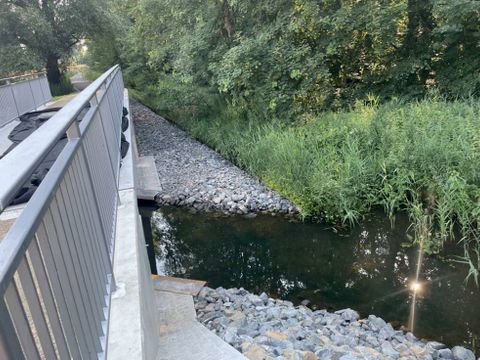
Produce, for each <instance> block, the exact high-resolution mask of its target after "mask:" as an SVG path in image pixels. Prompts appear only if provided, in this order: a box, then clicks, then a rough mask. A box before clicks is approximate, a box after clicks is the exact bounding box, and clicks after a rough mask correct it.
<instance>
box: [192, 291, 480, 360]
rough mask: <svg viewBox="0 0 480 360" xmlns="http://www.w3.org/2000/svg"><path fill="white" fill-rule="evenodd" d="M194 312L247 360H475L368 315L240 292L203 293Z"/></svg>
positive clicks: (465, 351)
mask: <svg viewBox="0 0 480 360" xmlns="http://www.w3.org/2000/svg"><path fill="white" fill-rule="evenodd" d="M195 308H196V310H197V317H198V320H199V321H200V322H201V323H203V324H204V325H205V326H206V327H208V328H209V329H210V330H212V331H214V332H215V333H216V334H217V335H218V336H220V337H221V338H222V339H224V340H225V341H226V342H228V343H229V344H231V345H232V346H234V347H235V348H236V349H238V350H239V351H240V352H242V353H243V354H244V355H245V356H246V357H247V358H249V359H251V360H272V359H277V360H323V359H338V360H356V359H368V360H370V359H371V360H374V359H400V360H410V359H411V360H413V359H423V360H436V359H454V360H475V356H474V354H473V352H472V351H470V350H468V349H466V348H463V347H460V346H456V347H454V348H452V349H449V348H447V347H446V346H445V345H444V344H441V343H439V342H436V341H425V340H420V339H417V338H416V337H415V336H414V335H413V334H412V333H410V332H404V331H400V330H395V329H393V327H392V326H391V325H390V324H388V323H386V322H385V321H384V320H383V319H381V318H379V317H376V316H374V315H370V316H369V317H368V318H366V319H360V316H359V314H358V313H357V312H356V311H354V310H352V309H344V310H340V311H336V312H335V313H331V312H328V311H326V310H316V311H312V310H311V309H309V308H307V307H305V306H302V305H301V306H298V307H295V306H294V305H293V304H292V303H291V302H289V301H282V300H275V299H271V298H269V297H268V296H267V294H265V293H262V294H261V295H260V296H257V295H254V294H251V293H249V292H247V291H246V290H244V289H242V288H240V289H223V288H217V289H215V290H214V289H210V288H204V289H202V291H201V292H200V293H199V295H198V296H197V297H196V298H195ZM479 360H480V359H479Z"/></svg>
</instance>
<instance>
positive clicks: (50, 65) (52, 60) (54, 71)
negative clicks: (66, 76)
mask: <svg viewBox="0 0 480 360" xmlns="http://www.w3.org/2000/svg"><path fill="white" fill-rule="evenodd" d="M58 59H59V58H58V56H57V55H49V56H48V58H47V65H46V68H47V79H48V82H49V83H50V84H55V85H56V84H59V83H60V78H61V76H62V74H61V73H60V69H59V67H58Z"/></svg>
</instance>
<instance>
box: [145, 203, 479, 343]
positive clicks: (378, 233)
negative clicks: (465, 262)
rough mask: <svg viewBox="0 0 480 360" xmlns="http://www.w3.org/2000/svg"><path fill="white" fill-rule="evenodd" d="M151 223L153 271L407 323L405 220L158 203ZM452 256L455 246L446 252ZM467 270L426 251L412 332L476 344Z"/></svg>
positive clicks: (409, 256)
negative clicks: (304, 217)
mask: <svg viewBox="0 0 480 360" xmlns="http://www.w3.org/2000/svg"><path fill="white" fill-rule="evenodd" d="M152 220H153V222H154V224H156V226H153V228H156V227H158V226H159V227H160V229H158V230H154V237H155V238H156V240H157V241H156V244H157V252H158V255H157V260H158V262H159V270H161V271H163V272H164V273H166V274H168V275H175V276H182V277H188V278H195V279H202V280H207V281H208V283H209V284H210V286H212V287H217V286H223V287H226V288H228V287H240V286H242V287H244V288H246V289H248V290H250V291H253V292H257V293H260V292H262V291H265V292H267V293H268V294H270V295H271V296H273V297H279V298H284V299H289V300H291V301H293V302H295V303H299V302H301V301H302V300H304V299H307V300H309V301H310V306H311V307H312V308H317V309H320V308H326V309H329V310H338V309H341V308H345V307H352V308H354V309H356V310H358V311H359V312H360V313H361V314H362V315H364V316H366V315H368V314H375V315H378V316H381V317H383V318H384V319H385V320H387V321H390V322H391V323H392V324H393V325H394V326H396V327H397V328H400V327H402V326H403V327H404V328H407V327H408V318H409V313H410V306H411V302H412V295H413V291H412V289H411V286H412V281H414V280H415V277H416V276H415V275H416V274H415V273H416V264H417V257H418V251H417V249H415V248H406V247H403V246H402V243H404V242H406V229H407V228H408V223H407V220H406V218H402V217H400V218H397V219H396V222H395V228H393V229H392V227H391V225H390V221H389V220H388V219H386V218H385V217H384V216H383V215H382V214H377V215H374V216H372V217H371V218H370V219H369V220H368V221H365V222H364V223H363V224H361V225H359V226H357V227H356V228H354V229H352V230H351V231H350V232H349V233H347V234H338V233H335V232H333V231H332V230H330V229H328V228H326V227H325V226H324V225H320V224H302V223H292V222H289V221H287V220H285V219H282V218H275V217H271V216H258V217H257V218H255V219H244V218H241V217H228V218H224V217H215V216H214V215H211V214H194V215H193V214H190V213H189V212H188V211H187V210H183V209H162V210H161V212H156V213H154V216H153V219H152ZM449 252H450V253H451V252H452V249H449ZM465 275H466V269H465V268H464V267H463V266H462V265H460V264H457V263H453V262H450V261H447V260H442V257H441V256H437V257H429V256H426V257H424V259H423V261H422V268H421V271H420V273H419V279H418V282H419V284H421V291H420V289H417V290H418V291H416V307H415V308H416V314H415V317H416V319H415V321H416V324H415V333H416V335H417V336H420V337H425V338H428V339H435V340H438V341H443V342H445V343H447V344H448V345H460V344H464V345H466V346H469V347H470V348H471V347H472V346H475V344H477V351H478V350H479V349H478V342H479V341H478V338H479V335H480V311H479V307H478V304H479V295H480V292H479V291H478V289H477V288H476V287H475V286H474V285H473V284H469V285H465V283H464V282H463V279H464V278H465Z"/></svg>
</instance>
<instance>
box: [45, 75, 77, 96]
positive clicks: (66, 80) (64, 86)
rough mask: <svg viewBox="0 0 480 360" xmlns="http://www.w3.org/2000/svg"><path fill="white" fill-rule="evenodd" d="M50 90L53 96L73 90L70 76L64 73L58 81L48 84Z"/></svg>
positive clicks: (66, 93)
mask: <svg viewBox="0 0 480 360" xmlns="http://www.w3.org/2000/svg"><path fill="white" fill-rule="evenodd" d="M50 91H51V93H52V96H53V97H57V96H62V95H68V94H71V93H72V92H74V88H73V85H72V83H71V81H70V77H69V76H68V75H67V74H64V75H63V76H62V77H61V78H60V83H58V84H50Z"/></svg>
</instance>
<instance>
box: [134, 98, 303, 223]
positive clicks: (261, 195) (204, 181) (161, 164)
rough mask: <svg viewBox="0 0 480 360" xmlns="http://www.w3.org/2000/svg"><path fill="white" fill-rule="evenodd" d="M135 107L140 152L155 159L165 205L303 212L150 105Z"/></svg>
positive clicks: (244, 211)
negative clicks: (162, 115) (189, 134)
mask: <svg viewBox="0 0 480 360" xmlns="http://www.w3.org/2000/svg"><path fill="white" fill-rule="evenodd" d="M130 108H131V111H132V115H133V119H134V121H135V132H136V137H137V144H138V150H139V153H140V155H141V156H154V157H155V163H156V166H157V170H158V174H159V177H160V182H161V184H162V192H161V193H160V194H159V195H158V197H157V202H158V203H159V204H160V205H171V206H179V207H190V208H193V209H195V210H197V211H223V212H225V213H230V214H242V215H246V214H255V213H259V212H262V213H275V214H286V215H287V214H290V215H293V214H296V213H298V210H297V208H296V207H295V206H294V205H293V204H292V203H290V202H289V201H288V200H287V199H285V198H283V197H282V196H280V195H279V194H278V193H276V192H274V191H272V190H269V189H268V188H266V187H265V186H264V185H262V184H261V183H260V182H259V181H258V180H256V179H254V178H252V177H251V176H249V175H248V174H247V173H245V172H244V171H242V170H241V169H239V168H238V167H236V166H235V165H233V164H232V163H231V162H229V161H227V160H225V159H224V158H223V157H221V156H220V155H219V154H218V153H217V152H216V151H214V150H212V149H210V148H209V147H207V146H205V145H203V144H201V143H200V142H198V141H196V140H194V139H192V138H191V137H189V136H188V135H187V134H186V133H185V132H184V131H183V130H181V129H179V128H178V127H177V126H175V125H174V124H172V123H170V122H169V121H167V120H165V119H164V118H162V117H161V116H158V115H157V114H155V113H154V112H153V111H151V110H150V109H149V108H147V107H145V106H144V105H142V104H140V103H138V102H136V101H133V100H132V101H131V104H130Z"/></svg>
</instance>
